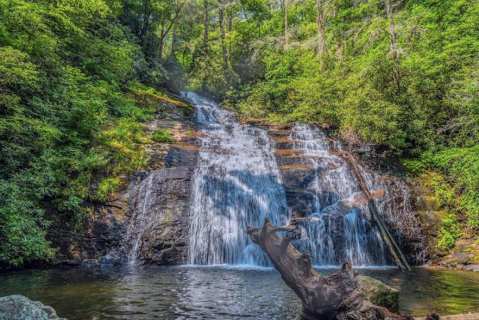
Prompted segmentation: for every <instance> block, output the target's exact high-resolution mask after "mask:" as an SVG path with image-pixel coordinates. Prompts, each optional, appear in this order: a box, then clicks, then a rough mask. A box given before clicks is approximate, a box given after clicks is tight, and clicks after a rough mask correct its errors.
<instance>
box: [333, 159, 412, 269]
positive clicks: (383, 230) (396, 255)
mask: <svg viewBox="0 0 479 320" xmlns="http://www.w3.org/2000/svg"><path fill="white" fill-rule="evenodd" d="M342 157H343V159H344V160H346V162H348V163H349V165H350V166H351V169H352V172H353V175H354V177H355V178H356V181H357V183H358V184H359V187H360V188H361V190H362V191H363V192H364V194H365V195H366V197H367V198H368V199H369V201H368V208H369V212H370V213H371V217H372V220H373V222H374V223H375V224H376V226H377V228H378V230H379V234H380V235H381V237H382V238H383V240H384V243H385V244H386V246H387V247H388V248H389V252H391V255H392V257H393V259H394V261H395V262H396V265H397V266H398V267H399V268H400V269H401V270H407V271H411V267H410V266H409V263H408V262H407V259H406V256H405V255H404V253H403V252H402V250H401V248H400V247H399V245H398V244H397V242H396V240H394V237H393V236H392V235H391V232H390V231H389V229H388V227H387V226H386V224H385V223H384V221H383V220H382V219H381V217H380V215H379V212H378V208H377V206H376V203H375V202H374V200H373V196H372V194H371V192H370V191H369V189H368V186H367V183H366V181H365V180H364V178H363V176H362V175H361V173H360V171H359V170H358V165H357V164H356V161H355V159H354V158H353V157H352V156H350V155H348V154H343V155H342Z"/></svg>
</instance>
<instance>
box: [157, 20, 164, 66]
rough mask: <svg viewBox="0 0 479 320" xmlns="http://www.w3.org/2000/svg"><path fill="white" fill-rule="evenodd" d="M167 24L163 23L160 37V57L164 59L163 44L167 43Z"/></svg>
mask: <svg viewBox="0 0 479 320" xmlns="http://www.w3.org/2000/svg"><path fill="white" fill-rule="evenodd" d="M164 32H165V25H164V24H161V28H160V36H159V37H158V58H160V60H161V59H163V46H164V44H165V36H164Z"/></svg>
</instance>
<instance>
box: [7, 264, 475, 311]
mask: <svg viewBox="0 0 479 320" xmlns="http://www.w3.org/2000/svg"><path fill="white" fill-rule="evenodd" d="M333 271H334V269H328V270H321V272H323V273H330V272H333ZM359 272H360V273H361V274H365V275H370V276H373V277H375V278H378V279H380V280H382V281H384V282H386V283H388V284H390V285H392V286H394V287H396V288H398V289H400V290H401V296H400V306H399V308H400V311H401V312H408V313H412V314H413V315H416V316H419V315H424V314H426V313H427V312H429V311H436V312H438V313H441V314H451V313H460V312H467V311H479V274H478V273H472V272H462V271H451V270H436V269H424V268H418V269H414V270H413V272H411V273H402V272H399V271H398V270H396V269H386V270H366V269H360V270H359ZM15 293H17V294H23V295H26V296H28V297H30V298H31V299H34V300H40V301H42V302H43V303H45V304H48V305H51V306H53V307H54V308H55V309H56V310H57V312H58V314H59V315H60V316H63V317H67V318H68V319H70V320H75V319H133V320H140V319H141V320H143V319H238V318H249V319H292V318H294V317H295V316H296V315H297V314H298V312H299V310H300V302H299V300H298V298H297V297H296V296H295V295H294V293H293V292H292V291H291V290H290V289H289V288H287V287H286V285H284V283H283V281H282V280H281V278H280V275H279V274H278V273H277V272H276V271H275V270H272V269H248V268H233V267H191V266H181V267H152V268H144V269H103V270H78V269H65V270H61V269H56V270H37V271H28V272H18V273H12V274H8V275H2V276H0V295H1V296H3V295H9V294H15Z"/></svg>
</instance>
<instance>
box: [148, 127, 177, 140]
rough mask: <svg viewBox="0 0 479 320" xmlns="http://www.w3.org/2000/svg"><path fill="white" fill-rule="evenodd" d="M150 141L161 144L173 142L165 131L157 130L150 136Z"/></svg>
mask: <svg viewBox="0 0 479 320" xmlns="http://www.w3.org/2000/svg"><path fill="white" fill-rule="evenodd" d="M151 139H152V140H153V141H156V142H161V143H170V142H172V141H173V139H172V137H171V134H170V133H169V132H168V130H167V129H157V130H156V131H154V132H153V133H152V134H151Z"/></svg>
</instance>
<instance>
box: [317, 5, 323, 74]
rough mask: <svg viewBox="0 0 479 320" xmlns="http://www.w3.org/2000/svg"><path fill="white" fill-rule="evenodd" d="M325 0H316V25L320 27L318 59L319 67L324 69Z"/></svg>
mask: <svg viewBox="0 0 479 320" xmlns="http://www.w3.org/2000/svg"><path fill="white" fill-rule="evenodd" d="M323 1H324V0H316V25H317V29H318V60H319V68H320V70H321V71H322V70H323V68H324V57H323V54H324V50H325V47H324V26H323V23H324V22H323V5H324V2H323Z"/></svg>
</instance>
